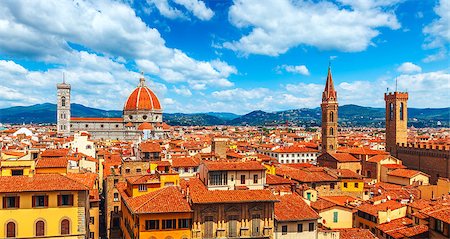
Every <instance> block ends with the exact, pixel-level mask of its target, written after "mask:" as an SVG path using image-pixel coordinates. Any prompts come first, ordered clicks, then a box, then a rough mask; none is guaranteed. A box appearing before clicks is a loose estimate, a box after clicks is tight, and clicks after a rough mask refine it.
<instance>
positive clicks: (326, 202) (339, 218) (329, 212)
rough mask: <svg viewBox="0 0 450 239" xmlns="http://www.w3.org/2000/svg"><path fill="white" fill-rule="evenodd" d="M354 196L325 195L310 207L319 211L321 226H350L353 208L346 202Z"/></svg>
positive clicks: (335, 227)
mask: <svg viewBox="0 0 450 239" xmlns="http://www.w3.org/2000/svg"><path fill="white" fill-rule="evenodd" d="M354 200H355V198H353V197H350V196H327V197H320V198H319V199H318V200H317V201H316V202H312V203H311V207H312V208H313V209H314V210H316V212H318V213H319V215H320V217H321V219H320V220H319V222H320V223H321V224H322V226H323V227H325V228H329V229H337V228H352V227H353V210H352V209H351V208H349V207H347V204H348V203H350V202H353V201H354Z"/></svg>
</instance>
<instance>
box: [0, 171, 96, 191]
mask: <svg viewBox="0 0 450 239" xmlns="http://www.w3.org/2000/svg"><path fill="white" fill-rule="evenodd" d="M79 190H88V188H87V187H86V186H84V185H83V184H81V183H79V182H77V181H75V180H72V179H70V178H68V177H66V176H64V175H61V174H36V175H34V176H33V177H29V176H3V177H0V192H2V193H12V192H45V191H79Z"/></svg>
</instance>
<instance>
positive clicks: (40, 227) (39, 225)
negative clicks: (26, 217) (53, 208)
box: [36, 221, 45, 237]
mask: <svg viewBox="0 0 450 239" xmlns="http://www.w3.org/2000/svg"><path fill="white" fill-rule="evenodd" d="M44 228H45V223H44V221H37V222H36V236H37V237H41V236H44Z"/></svg>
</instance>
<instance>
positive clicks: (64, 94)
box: [56, 79, 70, 136]
mask: <svg viewBox="0 0 450 239" xmlns="http://www.w3.org/2000/svg"><path fill="white" fill-rule="evenodd" d="M56 88H57V98H58V99H57V104H56V107H57V108H56V118H57V130H58V134H60V135H64V136H68V135H69V134H70V85H69V84H66V81H65V80H64V79H63V82H62V83H58V84H56Z"/></svg>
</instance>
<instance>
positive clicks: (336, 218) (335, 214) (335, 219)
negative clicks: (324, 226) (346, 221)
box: [333, 212, 338, 223]
mask: <svg viewBox="0 0 450 239" xmlns="http://www.w3.org/2000/svg"><path fill="white" fill-rule="evenodd" d="M333 222H334V223H337V222H338V212H333Z"/></svg>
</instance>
